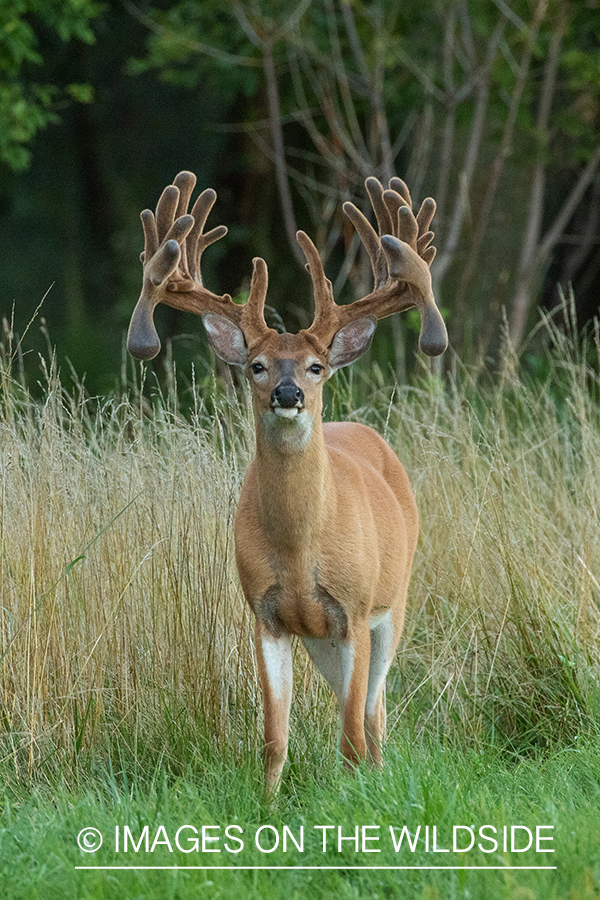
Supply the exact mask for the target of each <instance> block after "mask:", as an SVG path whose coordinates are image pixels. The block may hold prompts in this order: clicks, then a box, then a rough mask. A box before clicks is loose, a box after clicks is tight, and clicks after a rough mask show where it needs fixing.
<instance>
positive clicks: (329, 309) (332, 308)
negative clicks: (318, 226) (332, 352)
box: [296, 231, 339, 335]
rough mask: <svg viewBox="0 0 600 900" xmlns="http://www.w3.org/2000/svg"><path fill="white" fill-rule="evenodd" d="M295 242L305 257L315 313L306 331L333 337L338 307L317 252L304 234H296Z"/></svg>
mask: <svg viewBox="0 0 600 900" xmlns="http://www.w3.org/2000/svg"><path fill="white" fill-rule="evenodd" d="M296 240H297V241H298V243H299V245H300V248H301V250H302V252H303V253H304V256H305V257H306V268H307V270H308V273H309V275H310V277H311V281H312V283H313V295H314V301H315V313H314V317H313V323H312V325H311V326H310V328H309V329H308V331H309V333H310V334H315V333H316V332H325V333H326V334H332V335H333V334H335V332H336V331H337V326H338V311H339V307H338V306H337V304H336V303H335V301H334V299H333V287H332V285H331V281H330V280H329V278H327V276H326V275H325V270H324V269H323V263H322V261H321V257H320V256H319V253H318V250H317V248H316V247H315V245H314V244H313V242H312V241H311V239H310V238H309V236H308V235H307V234H306V232H304V231H298V232H296Z"/></svg>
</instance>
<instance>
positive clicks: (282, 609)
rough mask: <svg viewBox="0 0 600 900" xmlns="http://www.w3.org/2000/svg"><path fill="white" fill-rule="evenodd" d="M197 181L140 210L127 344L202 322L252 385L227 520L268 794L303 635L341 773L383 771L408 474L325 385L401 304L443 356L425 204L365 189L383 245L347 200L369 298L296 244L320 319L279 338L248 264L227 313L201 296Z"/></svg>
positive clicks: (224, 304)
mask: <svg viewBox="0 0 600 900" xmlns="http://www.w3.org/2000/svg"><path fill="white" fill-rule="evenodd" d="M195 182H196V178H195V176H194V175H192V173H191V172H181V173H180V174H179V175H178V176H177V178H176V179H175V181H174V184H172V185H169V187H167V188H166V189H165V190H164V191H163V194H162V196H161V198H160V200H159V202H158V206H157V208H156V214H153V213H152V212H151V211H150V210H145V211H144V212H143V213H142V221H143V225H144V236H145V249H144V254H143V256H142V261H143V264H144V282H143V289H142V294H141V297H140V299H139V301H138V304H137V306H136V308H135V311H134V313H133V316H132V319H131V325H130V329H129V337H128V347H129V350H130V352H131V353H132V354H133V355H134V356H136V357H138V358H140V359H151V358H152V357H153V356H155V355H156V354H157V353H158V351H159V349H160V341H159V339H158V335H157V333H156V329H155V327H154V323H153V311H154V308H155V306H156V305H157V304H158V303H166V304H168V305H169V306H174V307H176V308H178V309H184V310H188V311H190V312H194V313H198V314H199V315H201V316H202V319H203V322H204V325H205V328H206V331H207V332H208V336H209V339H210V342H211V344H212V346H213V348H214V350H215V352H216V353H217V354H218V356H220V357H221V359H223V360H225V362H227V363H230V364H232V365H236V366H240V367H241V368H242V369H243V370H244V372H245V373H246V375H247V377H248V379H249V381H250V386H251V389H252V398H253V405H254V415H255V418H256V459H255V460H254V462H253V463H252V465H251V467H250V469H249V471H248V474H247V475H246V479H245V481H244V486H243V488H242V494H241V497H240V502H239V507H238V512H237V517H236V521H235V549H236V561H237V567H238V572H239V576H240V581H241V584H242V588H243V591H244V594H245V597H246V600H247V601H248V603H249V604H250V606H251V608H252V610H253V611H254V614H255V617H256V653H257V657H258V665H259V671H260V677H261V682H262V690H263V696H264V713H265V767H266V780H267V788H268V789H269V790H273V789H276V788H277V785H278V783H279V779H280V777H281V771H282V769H283V766H284V763H285V759H286V755H287V746H288V723H289V713H290V703H291V698H292V645H291V642H292V637H293V636H294V635H298V636H299V637H300V638H301V639H302V641H303V643H304V646H305V647H306V649H307V651H308V654H309V656H310V657H311V659H312V660H313V662H314V663H315V665H316V666H317V668H318V669H319V670H320V672H321V673H322V675H323V676H324V678H325V679H326V680H327V681H328V682H329V684H330V685H331V687H332V689H333V691H334V693H335V695H336V697H337V699H338V703H339V707H340V716H341V739H340V749H341V752H342V754H343V756H344V759H345V761H346V762H347V764H349V765H352V764H354V763H356V762H357V761H358V760H361V759H364V758H365V757H366V756H367V755H369V756H370V758H371V759H372V760H373V761H374V762H376V763H381V742H382V738H383V734H384V728H385V708H384V703H383V699H382V697H383V687H384V682H385V677H386V674H387V671H388V669H389V666H390V663H391V662H392V659H393V657H394V653H395V651H396V647H397V645H398V641H399V639H400V635H401V632H402V626H403V622H404V609H405V605H406V594H407V588H408V580H409V577H410V571H411V566H412V560H413V555H414V552H415V547H416V543H417V534H418V529H419V519H418V512H417V507H416V504H415V501H414V498H413V495H412V491H411V488H410V484H409V481H408V478H407V475H406V473H405V471H404V469H403V467H402V465H401V464H400V462H399V461H398V459H397V457H396V456H395V454H394V453H393V452H392V450H391V448H390V447H389V446H388V444H387V443H386V442H385V441H384V440H383V439H382V438H381V437H380V436H379V435H378V434H377V433H376V432H375V431H373V430H372V429H371V428H368V427H366V426H365V425H359V424H355V423H349V422H344V423H341V422H339V423H327V424H325V425H324V424H323V423H322V421H321V416H322V405H323V400H322V394H323V385H324V383H325V382H326V381H327V379H328V378H329V377H330V376H331V375H332V374H333V372H335V370H336V369H339V368H341V367H342V366H347V365H349V364H350V363H351V362H353V361H354V360H355V359H357V357H359V356H360V355H361V353H363V352H364V351H365V350H366V349H367V348H368V347H369V345H370V343H371V339H372V337H373V333H374V331H375V327H376V324H377V319H381V318H384V317H385V316H389V315H391V314H392V313H394V312H399V311H401V310H404V309H409V308H410V307H413V306H415V307H417V309H418V310H419V312H420V314H421V335H420V346H421V349H422V350H424V351H425V353H428V354H429V355H430V356H435V355H437V354H439V353H442V352H443V351H444V350H445V348H446V344H447V337H446V329H445V327H444V323H443V321H442V318H441V316H440V313H439V311H438V309H437V307H436V305H435V301H434V299H433V294H432V290H431V278H430V273H429V265H430V264H431V261H432V260H433V257H434V255H435V249H434V248H433V247H431V246H430V243H431V240H432V238H433V233H432V232H431V231H429V225H430V223H431V220H432V218H433V214H434V212H435V203H434V201H433V200H431V199H427V200H425V201H424V202H423V204H422V206H421V208H420V210H419V212H418V214H417V215H416V216H414V215H413V212H412V204H411V200H410V194H409V192H408V189H407V187H406V185H405V184H404V182H403V181H401V180H400V179H399V178H392V180H391V182H390V188H389V190H383V188H382V186H381V184H380V183H379V181H377V179H375V178H369V179H368V180H367V182H366V186H367V190H368V192H369V195H370V198H371V202H372V205H373V208H374V210H375V215H376V218H377V223H378V228H379V234H377V233H376V232H375V230H374V229H373V228H372V227H371V225H370V224H369V222H368V220H367V219H366V218H365V217H364V216H363V214H362V213H361V212H360V211H359V210H358V209H357V208H356V207H355V206H354V205H353V204H352V203H346V204H344V210H345V212H346V214H347V215H348V216H349V218H350V219H351V221H352V222H353V224H354V226H355V228H356V229H357V231H358V233H359V235H360V238H361V240H362V242H363V244H364V245H365V247H366V249H367V251H368V253H369V256H370V258H371V263H372V266H373V274H374V278H375V288H374V290H373V292H372V293H370V294H369V295H368V296H366V297H363V298H362V299H361V300H358V301H356V302H355V303H351V304H348V305H345V306H338V305H337V304H336V303H335V301H334V299H333V291H332V287H331V282H330V281H328V279H327V278H326V277H325V274H324V271H323V266H322V264H321V260H320V258H319V254H318V253H317V250H316V248H315V246H314V244H313V243H312V241H311V240H310V238H309V237H308V236H307V235H306V234H304V232H302V231H300V232H298V235H297V239H298V242H299V244H300V246H301V248H302V250H303V252H304V254H305V256H306V259H307V264H308V265H307V267H308V271H309V272H310V276H311V279H312V283H313V290H314V298H315V316H314V321H313V323H312V325H311V326H310V328H307V329H306V330H304V331H301V332H300V333H299V334H278V333H277V332H276V331H274V330H273V329H271V328H268V327H267V325H266V323H265V319H264V315H263V309H264V303H265V295H266V290H267V267H266V264H265V262H264V261H263V260H262V259H255V260H254V272H253V276H252V284H251V288H250V295H249V297H248V301H247V303H246V304H244V305H239V304H235V303H233V302H232V300H231V298H230V297H229V296H228V295H223V296H218V295H217V294H213V293H212V292H211V291H209V290H208V289H207V288H205V287H204V286H203V284H202V279H201V276H200V259H201V256H202V253H203V251H204V249H205V248H206V247H207V246H208V245H209V244H211V243H213V241H216V240H218V238H220V237H222V236H223V235H224V234H225V233H226V231H227V229H226V228H224V227H223V226H221V227H219V228H214V229H213V230H212V231H209V232H208V233H207V234H205V233H204V226H205V223H206V219H207V216H208V213H209V212H210V209H211V207H212V205H213V203H214V201H215V198H216V195H215V193H214V191H212V190H205V191H204V192H203V193H202V194H201V195H200V197H199V198H198V199H197V200H196V202H195V204H194V207H193V209H192V212H191V215H188V214H187V208H188V203H189V200H190V197H191V194H192V190H193V188H194V185H195Z"/></svg>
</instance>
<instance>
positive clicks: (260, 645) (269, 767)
mask: <svg viewBox="0 0 600 900" xmlns="http://www.w3.org/2000/svg"><path fill="white" fill-rule="evenodd" d="M256 656H257V660H258V670H259V674H260V681H261V686H262V692H263V702H264V711H265V749H264V752H265V776H266V789H267V792H268V793H275V792H276V791H277V790H278V788H279V782H280V779H281V773H282V771H283V767H284V765H285V761H286V758H287V750H288V734H289V722H290V706H291V703H292V681H293V669H292V640H291V637H290V635H289V634H282V635H280V636H278V637H274V636H273V635H271V634H269V633H268V632H266V631H265V629H264V627H263V626H262V625H261V623H260V622H259V621H257V623H256Z"/></svg>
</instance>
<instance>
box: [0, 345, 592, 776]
mask: <svg viewBox="0 0 600 900" xmlns="http://www.w3.org/2000/svg"><path fill="white" fill-rule="evenodd" d="M12 356H14V354H11V353H10V352H9V351H7V349H6V348H5V352H4V355H3V357H2V358H3V369H2V374H1V378H2V393H1V411H0V466H1V474H2V480H1V488H0V545H1V556H0V679H1V694H0V713H1V715H0V759H1V760H2V762H3V765H2V771H3V772H5V773H9V772H11V773H12V777H14V778H15V779H22V778H29V777H31V776H32V774H35V775H36V776H40V777H48V778H51V777H53V774H55V773H56V772H57V771H59V770H60V771H63V770H65V771H66V770H68V771H72V770H75V771H76V770H77V767H78V766H82V765H83V763H84V761H85V765H88V763H89V760H90V759H93V758H94V755H95V754H96V753H100V754H102V755H105V754H115V753H116V752H117V749H118V752H119V753H126V754H128V755H131V757H132V758H137V759H140V760H142V761H143V760H144V759H153V760H157V759H160V758H162V759H164V760H165V762H166V763H167V764H168V765H169V766H172V767H179V768H185V767H186V766H187V765H193V764H194V763H197V764H199V765H201V763H202V759H203V758H206V756H207V755H209V754H213V753H220V754H223V753H226V755H227V757H228V758H229V759H231V761H232V764H234V763H240V762H242V761H243V760H247V759H248V757H253V756H254V757H256V758H258V755H259V747H260V721H259V720H260V705H261V704H260V692H259V688H258V683H257V673H256V669H255V662H254V654H253V647H252V639H253V627H252V626H253V623H252V620H251V615H250V614H249V613H248V611H247V609H246V608H245V605H244V602H243V598H242V596H241V592H240V587H239V584H238V580H237V575H236V571H235V563H234V554H233V545H232V521H233V517H234V514H235V507H236V501H237V496H238V493H239V489H240V486H241V482H242V478H243V473H244V469H245V467H246V466H247V464H248V460H249V458H250V455H251V452H252V440H253V438H252V423H251V417H250V413H249V410H248V404H247V398H244V397H242V398H241V399H240V398H238V397H236V395H234V394H233V393H231V394H229V395H228V396H223V395H222V394H219V391H218V390H215V389H214V386H213V390H212V392H211V391H207V388H206V386H204V387H203V389H202V390H201V389H199V388H197V387H196V386H194V385H191V386H188V387H187V388H186V391H185V398H184V399H185V401H186V404H187V408H188V412H187V413H186V414H184V413H183V412H182V410H181V407H180V403H179V400H178V397H177V388H176V386H175V384H174V383H173V382H171V385H170V387H169V388H168V389H167V390H166V393H165V394H162V393H161V392H160V391H159V389H158V388H154V389H149V388H148V385H146V386H144V385H142V384H139V383H138V384H137V385H136V384H133V385H130V386H129V388H128V391H127V392H125V391H121V392H119V394H118V396H115V397H111V398H108V399H97V398H96V399H91V398H89V397H87V396H86V394H85V392H84V391H83V389H75V390H73V391H69V392H67V391H66V390H65V389H64V388H63V387H62V386H61V382H60V378H59V376H58V374H57V373H56V370H55V367H54V365H53V364H52V363H48V364H47V366H46V368H45V371H44V385H43V399H42V400H34V399H33V398H32V396H31V395H30V393H29V392H28V390H27V388H26V386H25V385H24V384H23V383H22V381H21V380H20V379H19V377H17V376H15V371H14V367H13V368H11V359H12ZM589 359H592V362H590V361H589ZM546 365H547V378H546V379H545V380H538V381H532V382H531V383H529V382H528V381H527V380H526V379H525V378H524V377H523V376H522V375H521V374H519V370H518V367H517V365H516V362H515V361H514V360H511V359H510V357H507V359H506V360H505V366H504V370H503V374H502V376H499V377H498V379H497V381H496V382H495V383H494V381H493V379H491V378H490V377H489V376H487V375H486V373H485V372H483V371H477V372H470V371H466V370H464V369H461V368H460V367H458V366H457V370H456V373H455V375H454V377H452V378H450V379H448V380H447V381H445V382H444V383H442V382H441V381H440V380H439V379H436V378H433V377H431V376H429V375H427V374H424V376H423V379H422V382H421V384H420V385H419V386H418V387H406V388H401V389H395V390H393V391H391V390H390V389H389V388H388V387H386V385H385V378H383V377H382V376H381V373H378V371H377V370H375V383H374V384H373V386H372V391H371V395H370V400H369V403H368V404H363V406H362V407H361V408H360V409H359V410H358V411H357V410H355V409H354V408H353V401H352V397H353V385H352V381H351V380H350V381H347V380H340V384H339V385H338V386H337V388H336V387H334V388H333V392H332V394H331V395H330V398H329V405H330V408H332V409H333V410H334V412H337V413H338V414H341V415H342V416H347V417H350V418H358V419H360V420H362V421H367V422H369V423H370V424H373V425H374V426H375V427H376V428H378V429H379V430H381V431H382V432H383V433H385V435H386V437H387V438H388V440H389V441H390V442H391V444H392V446H393V447H394V448H395V449H396V450H397V452H398V455H399V457H400V458H401V460H402V461H403V462H404V464H405V466H406V468H407V470H408V472H409V475H410V477H411V481H412V484H413V486H414V489H415V492H416V496H417V501H418V505H419V508H420V513H421V537H420V544H419V549H418V552H417V557H416V560H415V567H414V572H413V577H412V581H411V587H410V601H409V602H410V610H409V613H408V615H407V624H406V630H405V634H404V639H403V642H402V646H401V650H400V652H399V655H398V659H397V662H396V664H395V665H394V667H393V670H392V672H391V675H390V678H389V679H388V716H389V726H390V733H391V735H392V736H393V734H394V732H395V731H396V730H398V729H402V728H404V727H406V726H407V725H409V726H410V727H411V728H412V729H414V730H415V731H416V732H422V731H425V732H427V731H429V732H431V733H433V734H436V735H441V736H444V738H445V739H448V740H452V741H458V742H459V743H465V744H466V743H468V744H475V745H476V744H478V743H483V742H486V743H488V742H490V741H492V742H495V743H496V744H499V745H501V746H503V747H508V748H513V749H515V750H518V751H520V752H521V751H523V750H526V749H528V748H530V747H535V746H540V745H541V746H545V745H548V744H551V743H554V742H556V741H566V742H572V741H574V740H575V739H576V738H577V735H578V734H581V733H582V732H584V731H587V730H589V729H590V728H594V727H595V722H596V721H597V715H598V680H599V676H600V650H599V646H600V645H599V637H600V584H599V582H600V529H599V518H598V515H599V510H600V469H599V467H598V459H599V458H600V407H599V405H598V404H599V396H600V391H599V369H598V357H597V355H596V356H593V357H592V356H590V354H589V353H587V355H586V351H576V350H575V349H574V348H573V347H572V346H571V345H570V344H569V343H568V341H567V340H566V339H564V338H562V337H561V336H560V334H559V333H558V332H555V333H554V346H553V349H552V351H550V352H549V353H548V357H547V361H546ZM337 377H338V378H339V376H337ZM203 394H204V395H206V396H208V395H209V394H210V399H211V407H210V410H209V408H208V407H207V405H206V402H205V398H203ZM354 394H355V392H354ZM296 668H297V678H296V689H295V705H294V708H295V714H294V724H293V725H292V733H293V741H294V744H293V750H294V753H295V754H296V755H298V754H300V755H301V756H304V757H306V756H309V757H310V755H311V753H314V746H315V743H314V734H315V732H316V731H319V732H326V733H327V735H329V737H330V738H331V742H332V743H333V734H334V733H335V728H336V725H335V707H334V704H333V702H332V700H331V697H330V696H329V693H328V690H327V688H326V687H325V686H324V685H323V684H322V682H321V681H320V680H319V678H318V677H317V676H316V675H315V673H314V672H313V670H312V668H311V667H310V665H309V664H308V663H307V660H306V657H305V654H304V651H303V650H302V648H301V647H298V648H297V650H296ZM315 765H318V761H316V762H315Z"/></svg>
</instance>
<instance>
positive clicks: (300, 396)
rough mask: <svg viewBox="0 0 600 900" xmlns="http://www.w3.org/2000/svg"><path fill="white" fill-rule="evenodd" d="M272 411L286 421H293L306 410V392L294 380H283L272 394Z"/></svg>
mask: <svg viewBox="0 0 600 900" xmlns="http://www.w3.org/2000/svg"><path fill="white" fill-rule="evenodd" d="M271 409H272V410H273V412H274V413H275V414H276V415H278V416H281V417H282V418H285V419H291V418H293V417H294V416H296V415H297V414H298V412H300V410H302V409H304V392H303V390H302V388H300V387H298V385H297V384H296V382H295V381H294V380H293V379H292V378H283V379H282V380H281V381H280V382H279V384H277V385H275V387H274V388H273V391H272V393H271Z"/></svg>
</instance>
